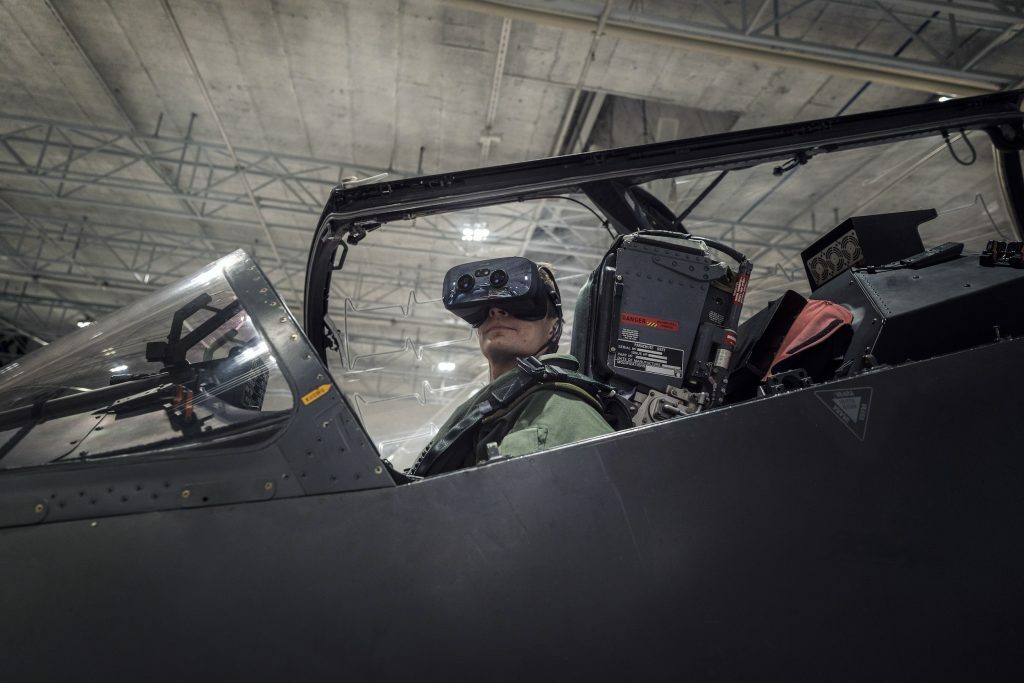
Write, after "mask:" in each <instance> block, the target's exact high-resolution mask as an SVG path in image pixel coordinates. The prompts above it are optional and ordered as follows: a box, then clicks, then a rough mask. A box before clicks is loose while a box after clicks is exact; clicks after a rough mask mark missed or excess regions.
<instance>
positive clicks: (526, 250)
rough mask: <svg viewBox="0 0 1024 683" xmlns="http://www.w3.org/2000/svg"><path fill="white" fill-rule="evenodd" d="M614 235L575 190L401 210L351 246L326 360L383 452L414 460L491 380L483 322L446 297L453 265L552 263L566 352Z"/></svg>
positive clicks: (397, 460)
mask: <svg viewBox="0 0 1024 683" xmlns="http://www.w3.org/2000/svg"><path fill="white" fill-rule="evenodd" d="M578 202H583V204H580V203H578ZM609 241H610V235H609V232H608V230H607V229H606V228H605V227H604V226H603V218H601V217H599V216H596V215H595V214H594V212H593V209H592V206H590V205H589V204H588V203H587V200H586V198H585V197H583V196H581V195H579V196H578V195H574V196H573V197H572V198H557V197H556V198H550V199H543V200H537V201H527V202H512V203H506V204H499V205H495V206H489V207H487V208H485V209H479V210H470V211H459V212H450V213H445V214H440V215H437V216H425V217H419V218H417V219H415V220H410V221H396V222H393V223H389V224H387V225H385V226H383V227H381V228H380V229H379V230H377V231H375V232H374V233H372V234H371V235H370V236H368V237H367V238H366V239H365V240H364V241H363V242H362V243H361V244H360V245H359V246H358V247H355V248H352V249H350V251H349V254H348V257H347V258H346V261H345V267H344V269H343V270H342V271H340V272H338V273H336V274H335V276H334V278H333V279H332V282H331V299H330V304H331V307H330V311H329V318H330V323H331V324H332V325H333V326H334V335H335V337H336V339H338V340H339V345H338V346H339V348H338V349H337V350H334V351H329V352H328V358H327V362H328V367H329V368H330V370H331V373H332V375H333V376H334V377H335V379H336V380H337V381H338V383H339V384H340V386H341V388H342V390H343V391H344V392H345V394H346V395H347V396H348V397H349V399H350V400H351V402H352V404H353V406H354V407H355V409H356V411H357V413H358V414H359V416H360V418H361V419H362V421H363V424H364V425H365V427H366V430H367V432H368V433H369V434H370V436H371V437H372V438H373V440H374V442H375V444H376V446H377V448H378V450H379V451H380V453H381V455H382V456H383V457H385V458H387V459H389V460H390V461H391V462H392V464H393V465H394V466H395V467H397V468H398V469H404V468H405V467H408V466H409V465H411V464H412V462H413V461H414V460H415V458H416V456H417V455H418V453H419V451H420V450H421V449H422V448H423V447H424V446H425V445H426V444H427V443H428V441H429V440H430V439H431V438H432V437H433V436H434V434H436V433H437V430H438V428H439V427H440V426H441V425H442V424H443V423H444V421H445V420H446V419H447V418H448V416H449V415H450V414H451V413H452V411H453V410H454V409H455V408H456V406H458V405H459V404H460V403H462V402H463V401H465V400H467V399H468V398H469V397H470V396H472V395H473V394H474V393H475V392H477V391H478V390H479V389H480V388H481V387H483V386H484V385H485V384H486V383H487V381H488V379H489V378H488V366H487V362H486V361H485V359H484V357H483V356H482V355H481V353H480V347H479V342H478V338H477V334H476V331H475V330H474V329H473V328H472V327H471V326H470V324H469V323H468V322H466V321H464V320H462V319H460V318H459V317H457V316H456V315H455V314H453V313H451V312H449V311H446V310H445V308H444V305H443V302H442V290H443V287H444V279H445V274H446V273H448V272H449V270H450V269H452V268H453V267H455V266H457V265H462V264H467V263H472V262H476V261H482V260H484V259H498V258H506V257H514V256H525V257H527V258H529V259H531V260H532V261H534V262H537V263H547V264H551V265H552V266H553V270H554V275H555V278H556V279H557V281H558V284H559V287H560V288H561V293H562V302H563V303H562V310H563V311H565V315H566V321H565V329H564V331H563V334H562V340H561V345H560V347H559V352H561V353H568V351H569V341H570V339H571V334H572V318H573V308H574V306H575V304H576V298H577V292H578V291H579V288H580V286H581V285H582V284H583V282H584V280H585V279H586V277H587V276H588V275H589V274H590V272H591V271H592V270H593V269H594V268H595V267H596V266H597V264H598V263H599V261H600V259H601V257H602V256H603V255H604V253H605V250H606V249H607V245H608V243H609ZM459 272H460V273H461V271H459ZM473 272H474V276H475V272H476V269H474V271H473ZM480 277H481V278H485V277H487V278H489V277H490V274H488V275H487V276H483V275H481V276H480ZM540 291H542V292H543V291H546V290H540Z"/></svg>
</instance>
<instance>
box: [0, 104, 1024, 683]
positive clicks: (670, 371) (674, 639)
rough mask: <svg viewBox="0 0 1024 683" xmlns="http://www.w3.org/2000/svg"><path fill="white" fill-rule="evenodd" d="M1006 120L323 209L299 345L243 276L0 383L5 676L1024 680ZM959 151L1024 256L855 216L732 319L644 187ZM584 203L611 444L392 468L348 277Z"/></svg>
mask: <svg viewBox="0 0 1024 683" xmlns="http://www.w3.org/2000/svg"><path fill="white" fill-rule="evenodd" d="M1021 97H1022V93H1020V92H1006V93H999V94H994V95H987V96H982V97H976V98H968V99H960V100H952V101H947V102H942V103H932V104H925V105H920V106H913V107H905V108H901V109H893V110H888V111H881V112H872V113H867V114H858V115H853V116H845V117H839V118H831V119H822V120H818V121H810V122H801V123H795V124H789V125H782V126H775V127H770V128H762V129H756V130H746V131H738V132H732V133H725V134H719V135H712V136H707V137H701V138H693V139H685V140H678V141H670V142H660V143H654V144H647V145H642V146H637V147H629V148H620V149H610V150H602V151H593V152H586V153H582V154H576V155H572V156H566V157H558V158H552V159H543V160H539V161H532V162H526V163H519V164H513V165H508V166H498V167H491V168H487V169H477V170H470V171H464V172H455V173H446V174H441V175H433V176H425V177H418V178H409V179H401V180H385V181H381V182H377V183H373V184H366V185H357V186H340V187H338V188H337V189H335V190H334V191H333V192H332V193H331V196H330V198H329V200H328V202H327V204H326V206H325V208H324V210H323V213H322V215H321V217H320V220H319V221H318V223H317V225H316V226H311V227H313V228H315V229H314V233H313V240H312V246H311V250H310V256H309V262H308V268H307V272H306V291H305V301H306V307H305V311H304V315H303V319H302V322H301V324H300V322H299V320H298V319H296V317H295V316H294V315H293V314H292V312H291V311H290V310H289V309H288V307H287V306H286V305H285V303H284V302H283V301H282V299H281V298H280V297H279V296H278V294H277V293H276V291H275V289H274V285H273V283H271V282H270V281H269V280H268V279H267V277H266V275H265V274H264V272H263V270H262V269H261V268H260V266H259V265H258V264H257V263H256V262H255V261H254V260H253V259H252V258H251V257H250V256H248V255H247V254H246V253H244V252H242V251H238V252H235V253H233V254H228V255H226V256H225V257H224V258H222V259H220V260H218V261H216V262H214V263H211V264H210V265H209V266H207V267H206V268H204V269H203V270H201V271H200V272H198V273H196V274H194V275H193V276H190V277H189V278H186V279H184V280H182V281H180V282H178V283H177V284H174V285H172V286H170V287H168V288H166V289H163V290H161V291H159V292H157V293H155V294H153V295H151V296H149V297H147V298H145V299H143V300H140V301H139V302H137V303H135V304H132V305H130V306H128V307H127V308H125V309H123V310H121V311H118V312H116V313H114V314H112V315H111V316H109V317H108V318H106V319H104V320H101V321H99V322H98V323H97V324H95V325H92V326H89V327H87V328H84V329H82V330H79V331H77V332H75V333H74V334H72V335H70V336H68V337H66V338H64V339H62V340H59V341H57V342H54V343H52V344H50V345H48V346H46V347H45V348H42V349H40V350H38V351H35V352H33V353H32V354H30V355H27V356H25V357H23V358H21V359H19V360H17V361H16V362H13V363H10V364H8V365H7V366H4V367H3V368H2V369H0V585H2V586H3V590H2V591H0V613H2V614H3V617H4V618H3V620H2V626H0V642H2V643H3V645H2V648H0V652H2V653H3V657H2V660H3V664H4V666H3V670H4V676H5V678H7V679H9V680H12V681H15V680H55V679H70V678H100V677H106V678H112V679H129V678H130V679H138V680H172V679H173V680H182V679H194V678H201V679H231V680H236V679H243V678H247V679H260V680H262V679H276V680H314V679H315V680H321V679H333V680H338V679H345V680H420V679H426V680H434V679H441V678H445V679H452V680H467V679H471V678H472V679H483V680H522V679H524V678H525V679H532V678H538V677H544V678H550V679H555V678H557V679H564V680H585V679H592V678H600V679H607V678H617V679H626V680H645V679H664V678H670V677H671V678H687V679H693V680H710V679H714V680H741V679H742V680H753V679H756V680H763V679H767V678H772V679H785V680H796V679H801V680H809V679H814V680H838V679H844V680H846V679H848V680H868V679H885V680H889V679H893V678H900V679H913V680H947V679H958V680H997V679H998V680H1003V679H1008V678H1011V677H1012V678H1019V677H1020V676H1021V674H1022V673H1024V672H1022V664H1021V662H1022V661H1024V659H1022V655H1024V651H1022V650H1024V648H1022V645H1021V643H1022V642H1024V641H1022V635H1024V626H1022V620H1021V616H1020V615H1021V613H1022V612H1024V596H1022V595H1021V589H1020V585H1021V581H1020V576H1021V575H1022V574H1024V550H1022V548H1021V543H1020V539H1021V538H1022V537H1024V496H1022V495H1021V485H1022V482H1024V460H1022V459H1021V457H1020V446H1019V441H1020V439H1019V436H1018V433H1019V427H1018V420H1019V412H1020V406H1021V405H1022V404H1024V383H1021V382H1018V381H1017V380H1018V379H1019V378H1020V377H1021V376H1022V375H1024V353H1022V352H1024V346H1022V344H1024V342H1022V341H1021V340H1020V339H1019V336H1020V335H1021V334H1024V311H1022V309H1021V306H1020V302H1021V301H1022V295H1024V270H1022V269H1021V265H1022V263H1021V241H1022V239H1024V238H1022V236H1021V235H1022V232H1021V230H1022V226H1024V177H1022V173H1021V161H1020V150H1021V148H1022V143H1024V114H1022V112H1021V107H1020V105H1021ZM957 134H962V135H967V134H973V135H974V139H975V140H976V141H977V140H979V139H981V137H982V136H985V137H987V139H988V140H989V141H990V142H991V144H992V146H993V157H994V159H995V161H996V175H997V179H998V184H999V186H1000V187H1001V190H1002V193H1003V208H1004V210H1005V212H1006V216H1007V223H1008V224H1009V225H1010V226H1011V227H1012V229H1013V230H1014V235H1010V236H1009V237H1010V239H1006V240H992V241H991V242H990V243H989V244H987V245H986V248H985V249H984V251H983V252H982V253H971V252H970V251H967V250H965V247H964V245H963V244H962V243H959V242H956V241H951V242H943V243H940V244H925V243H924V242H923V240H922V239H921V237H920V232H919V226H920V225H922V224H926V223H927V221H928V220H931V219H933V218H934V217H935V214H936V212H935V211H934V206H902V207H899V208H898V210H893V211H889V212H887V213H882V214H872V215H870V216H868V215H857V216H852V217H850V218H849V219H847V220H845V221H842V222H840V223H839V224H837V225H835V226H834V227H833V228H832V229H829V230H824V231H822V232H821V233H820V235H818V236H817V237H816V239H813V240H808V244H807V245H806V248H805V250H804V252H803V261H804V270H805V274H806V277H807V279H808V284H809V286H810V289H811V294H810V296H809V297H804V296H796V297H795V298H794V296H791V295H785V296H781V297H777V298H775V299H774V301H773V303H772V304H770V305H769V306H768V307H767V308H765V309H763V310H761V311H750V310H748V311H746V314H748V315H749V314H751V313H753V315H751V316H750V317H749V318H748V319H747V321H746V322H745V323H743V324H739V323H738V321H739V320H740V314H741V312H742V309H743V306H744V302H745V295H748V292H747V291H746V289H747V287H748V284H749V274H750V272H751V264H752V263H753V262H754V261H755V260H756V259H754V258H753V257H752V255H751V254H748V253H743V250H742V248H741V247H739V246H737V245H735V244H730V243H729V242H728V241H727V240H724V239H711V238H704V237H701V236H699V235H697V234H693V233H691V232H690V230H689V226H688V224H687V219H686V216H684V215H682V214H678V213H677V212H676V211H675V210H672V209H671V208H669V206H668V205H667V204H666V203H665V202H664V201H661V200H659V199H658V198H656V197H655V196H654V194H653V193H651V192H648V191H646V190H645V189H644V188H643V187H641V185H644V184H645V183H649V182H651V181H657V180H661V179H667V178H685V177H687V176H691V175H695V174H709V173H710V174H720V173H723V172H727V171H728V172H736V171H738V170H741V169H762V170H767V172H769V173H770V172H772V171H774V170H777V171H778V172H779V173H778V174H777V175H783V174H785V173H787V172H790V171H791V169H793V168H795V167H797V166H803V165H807V164H811V165H814V164H817V163H819V162H820V161H821V160H823V159H826V158H828V156H829V155H834V154H841V153H843V152H844V151H849V150H854V149H862V148H872V149H878V150H883V149H884V148H885V146H887V145H892V144H895V143H898V142H900V141H906V140H913V139H918V138H933V139H934V140H935V141H936V142H937V143H939V144H941V143H942V142H943V138H945V139H946V140H948V139H949V138H950V137H951V136H955V135H957ZM825 175H826V177H825V178H824V180H825V181H826V182H834V181H835V180H836V179H835V178H828V177H827V174H825ZM570 194H575V195H577V196H580V195H585V197H586V198H587V199H588V200H589V202H590V204H591V205H592V206H593V207H594V209H595V210H596V212H597V213H598V215H599V217H600V218H601V220H602V221H603V222H606V223H607V225H608V226H609V227H610V229H611V230H612V232H613V233H614V235H613V239H610V244H609V250H608V253H607V255H606V256H605V257H604V259H602V262H601V265H600V266H599V267H598V268H597V269H596V270H595V271H594V272H593V273H592V274H591V275H590V277H589V278H588V279H587V282H586V284H585V286H584V290H583V293H582V294H581V295H580V297H579V299H578V301H577V306H576V321H575V326H574V331H573V339H572V350H573V352H574V353H575V355H577V356H578V357H579V359H580V361H581V364H582V367H583V369H584V371H585V372H586V373H587V374H588V375H589V376H591V377H592V378H593V380H594V381H595V382H596V383H600V384H601V385H602V386H606V387H609V391H610V392H612V393H614V396H615V397H616V401H618V402H619V403H620V405H621V406H622V407H623V408H624V411H625V412H624V413H623V415H626V416H627V417H626V419H625V421H624V422H623V423H622V424H620V425H619V427H620V428H619V429H618V430H617V431H615V432H614V433H612V434H608V435H606V436H602V437H597V438H594V439H589V440H586V441H584V442H581V443H576V444H571V445H567V446H562V447H559V448H556V449H552V450H549V451H544V452H540V453H535V454H532V455H527V456H522V457H517V458H495V459H494V460H492V461H488V462H486V463H484V464H482V465H480V466H477V467H470V468H464V469H459V470H457V471H453V472H450V473H446V474H440V475H437V476H428V477H425V478H417V477H409V476H407V475H405V474H403V473H402V472H400V471H398V470H397V469H396V468H393V467H392V466H391V465H390V463H388V462H387V461H386V460H383V459H382V458H381V457H380V454H379V453H378V452H377V449H376V448H375V446H374V444H373V442H372V440H371V439H370V438H369V435H368V433H367V432H366V430H365V429H364V428H363V425H362V424H361V422H360V420H359V419H358V415H357V413H356V411H355V410H354V408H353V405H352V402H351V397H349V396H347V395H346V394H345V392H344V391H342V390H341V388H340V387H339V385H338V384H337V383H336V382H335V381H334V378H332V375H331V373H330V372H329V371H328V366H327V364H326V361H327V358H328V355H329V354H330V353H333V351H332V349H333V348H336V347H337V345H338V344H339V339H338V338H337V333H336V331H335V330H336V328H334V326H332V325H331V324H330V322H329V315H330V310H331V304H332V302H331V298H330V292H331V280H332V277H335V274H336V272H337V271H338V268H339V262H340V261H342V260H343V259H342V258H341V256H342V254H344V253H345V252H347V251H348V250H349V249H373V248H374V243H381V242H383V243H386V242H387V240H388V239H389V237H388V224H389V223H391V222H394V221H397V220H409V219H410V218H414V217H419V216H429V215H432V214H438V213H443V212H449V211H455V210H467V209H473V208H478V207H486V206H490V205H493V204H497V203H500V202H507V201H531V200H533V199H537V198H541V197H547V196H552V195H556V196H558V195H563V196H564V195H570ZM939 199H940V198H936V202H935V203H936V204H938V203H939ZM339 252H340V253H339ZM480 277H481V278H483V280H480V282H478V281H477V273H476V271H474V272H473V273H472V274H471V280H472V282H471V283H469V281H466V282H467V283H468V284H467V285H466V292H471V291H475V290H474V288H475V287H477V286H478V285H479V286H480V287H482V288H483V290H487V287H489V286H493V287H494V288H496V289H501V288H502V287H503V286H504V285H505V283H504V282H503V281H500V280H501V279H500V278H498V280H499V281H500V282H499V284H498V285H494V282H493V281H492V280H491V278H490V273H486V274H484V275H481V276H480ZM454 282H455V285H454V286H456V287H458V284H457V283H458V280H457V279H456V280H454ZM487 283H490V285H488V284H487ZM751 286H753V285H751ZM487 291H489V290H487ZM453 301H454V299H453ZM111 368H116V369H117V370H116V372H114V371H112V370H111ZM524 371H525V370H524ZM538 381H543V380H542V379H539V380H538Z"/></svg>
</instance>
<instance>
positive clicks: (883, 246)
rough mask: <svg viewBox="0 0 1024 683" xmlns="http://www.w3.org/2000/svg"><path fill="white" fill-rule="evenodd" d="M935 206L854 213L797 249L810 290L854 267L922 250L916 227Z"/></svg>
mask: <svg viewBox="0 0 1024 683" xmlns="http://www.w3.org/2000/svg"><path fill="white" fill-rule="evenodd" d="M937 215H938V214H937V213H936V212H935V209H926V210H923V211H901V212H898V213H883V214H876V215H873V216H854V217H852V218H847V219H846V220H845V221H843V222H842V223H840V224H839V225H837V226H836V227H834V228H832V229H831V230H829V231H828V232H827V233H826V234H825V235H823V236H822V237H820V238H818V239H817V240H816V241H815V242H814V244H812V245H811V246H809V247H807V248H806V249H804V250H803V251H802V252H800V258H802V259H803V262H804V270H805V271H806V272H807V281H808V282H810V283H811V289H817V288H818V287H820V286H822V285H823V284H825V283H826V282H828V281H829V280H831V279H832V278H834V277H836V276H838V275H839V274H841V273H842V272H843V271H845V270H848V269H850V268H853V267H856V266H881V265H883V264H886V263H892V262H893V261H899V260H900V259H903V258H906V257H908V256H913V255H914V254H918V253H920V252H921V251H923V250H924V245H923V244H922V242H921V236H920V234H919V233H918V226H919V225H920V224H921V223H924V222H926V221H930V220H931V219H933V218H935V217H936V216H937Z"/></svg>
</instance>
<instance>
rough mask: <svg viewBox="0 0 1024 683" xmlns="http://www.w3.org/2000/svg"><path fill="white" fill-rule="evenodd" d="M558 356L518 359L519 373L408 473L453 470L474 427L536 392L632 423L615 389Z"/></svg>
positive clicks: (613, 421)
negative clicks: (563, 396) (559, 394)
mask: <svg viewBox="0 0 1024 683" xmlns="http://www.w3.org/2000/svg"><path fill="white" fill-rule="evenodd" d="M558 362H559V361H558V359H553V360H551V361H548V362H542V361H540V360H538V359H537V358H535V357H534V356H528V357H526V358H520V359H519V360H518V361H517V364H518V366H519V372H517V373H515V374H513V375H511V376H510V377H509V378H507V379H506V380H504V381H500V382H498V383H497V384H496V385H495V386H493V387H491V390H490V391H489V392H488V394H487V396H486V397H484V399H483V400H481V401H480V402H479V403H477V404H476V405H475V406H473V408H472V409H470V410H469V412H467V413H466V415H465V416H463V418H462V419H461V420H459V421H458V422H456V423H455V424H454V425H452V426H451V427H450V428H449V429H448V430H447V431H446V432H445V433H444V434H438V435H437V438H436V439H434V441H432V442H431V443H430V444H429V445H428V446H427V447H426V448H425V449H424V450H423V452H422V453H420V457H419V458H417V460H416V462H415V463H414V464H413V466H412V467H411V468H409V470H408V473H409V474H412V475H416V476H427V475H430V474H439V473H441V472H447V471H449V470H451V469H454V468H455V467H453V465H455V466H456V467H457V463H455V462H452V461H453V460H456V459H458V458H460V457H461V454H462V453H464V451H465V448H466V447H472V443H471V442H472V439H473V436H474V435H475V434H476V431H477V429H476V428H477V427H478V426H479V425H480V424H481V423H483V422H492V421H494V420H497V419H499V418H501V417H502V416H504V415H506V414H508V412H509V411H510V410H512V409H513V408H514V407H515V404H518V403H519V401H520V400H521V399H524V398H526V396H527V395H528V394H532V393H534V392H535V391H550V390H554V391H565V392H567V393H571V394H573V395H575V396H578V397H580V398H583V399H585V400H586V401H587V402H588V403H590V404H591V405H592V406H594V408H595V409H596V410H597V411H598V412H600V413H601V414H602V415H603V416H604V417H605V419H607V420H608V422H609V424H611V426H612V427H613V428H616V429H621V428H622V426H623V425H624V424H626V423H629V424H632V421H631V420H630V419H629V416H628V412H627V414H626V422H625V423H623V422H622V420H621V417H620V416H619V414H618V412H619V411H620V410H624V408H622V404H621V403H620V402H619V400H618V399H617V395H616V393H615V389H613V388H612V387H610V386H608V385H607V384H603V383H601V382H598V381H597V380H594V379H592V378H590V377H587V376H586V375H583V374H581V373H578V372H575V371H573V370H567V369H565V368H562V367H559V366H558V365H556V363H558Z"/></svg>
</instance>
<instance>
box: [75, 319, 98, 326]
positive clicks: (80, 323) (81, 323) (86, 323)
mask: <svg viewBox="0 0 1024 683" xmlns="http://www.w3.org/2000/svg"><path fill="white" fill-rule="evenodd" d="M95 322H96V321H95V320H79V321H78V322H77V323H75V324H76V325H78V326H79V327H80V328H81V327H89V325H92V324H93V323H95Z"/></svg>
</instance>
